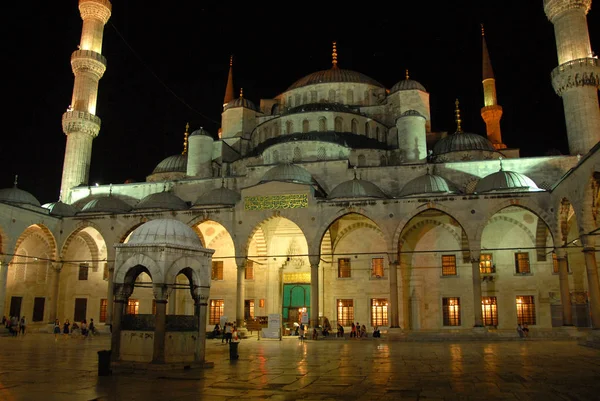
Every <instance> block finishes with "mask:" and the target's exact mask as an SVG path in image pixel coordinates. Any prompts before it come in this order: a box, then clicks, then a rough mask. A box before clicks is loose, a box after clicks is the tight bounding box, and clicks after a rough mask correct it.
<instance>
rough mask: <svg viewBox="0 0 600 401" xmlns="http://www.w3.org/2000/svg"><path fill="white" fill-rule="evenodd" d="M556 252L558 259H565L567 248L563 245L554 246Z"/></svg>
mask: <svg viewBox="0 0 600 401" xmlns="http://www.w3.org/2000/svg"><path fill="white" fill-rule="evenodd" d="M554 253H556V259H559V260H560V259H564V258H566V257H567V250H566V249H565V248H563V247H556V248H554Z"/></svg>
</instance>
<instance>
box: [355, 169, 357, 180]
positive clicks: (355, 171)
mask: <svg viewBox="0 0 600 401" xmlns="http://www.w3.org/2000/svg"><path fill="white" fill-rule="evenodd" d="M356 170H357V168H356V166H354V179H355V180H356Z"/></svg>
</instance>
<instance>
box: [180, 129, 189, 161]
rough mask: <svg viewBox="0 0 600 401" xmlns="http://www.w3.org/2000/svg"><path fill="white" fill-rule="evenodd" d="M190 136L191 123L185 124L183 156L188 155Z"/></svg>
mask: <svg viewBox="0 0 600 401" xmlns="http://www.w3.org/2000/svg"><path fill="white" fill-rule="evenodd" d="M189 135H190V123H186V124H185V132H184V133H183V152H181V154H182V155H184V156H185V155H187V148H188V136H189Z"/></svg>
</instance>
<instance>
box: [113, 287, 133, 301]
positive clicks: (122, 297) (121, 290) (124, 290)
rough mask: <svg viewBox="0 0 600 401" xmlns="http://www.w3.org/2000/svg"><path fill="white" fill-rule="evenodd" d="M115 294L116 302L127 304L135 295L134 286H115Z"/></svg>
mask: <svg viewBox="0 0 600 401" xmlns="http://www.w3.org/2000/svg"><path fill="white" fill-rule="evenodd" d="M113 293H114V295H115V302H125V301H127V299H128V298H129V297H130V296H131V294H132V293H133V285H131V284H125V283H123V284H115V285H114V290H113Z"/></svg>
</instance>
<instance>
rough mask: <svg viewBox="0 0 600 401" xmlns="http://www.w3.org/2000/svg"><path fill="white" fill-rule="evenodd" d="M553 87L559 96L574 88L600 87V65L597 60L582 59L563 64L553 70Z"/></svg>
mask: <svg viewBox="0 0 600 401" xmlns="http://www.w3.org/2000/svg"><path fill="white" fill-rule="evenodd" d="M550 76H551V77H552V86H553V87H554V91H555V92H556V93H557V94H558V95H559V96H562V94H563V93H564V92H565V91H567V90H569V89H572V88H578V87H583V86H594V87H596V88H599V87H600V63H598V59H597V58H591V57H588V58H580V59H576V60H571V61H568V62H566V63H563V64H561V65H559V66H558V67H556V68H555V69H554V70H552V73H551V74H550Z"/></svg>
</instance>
